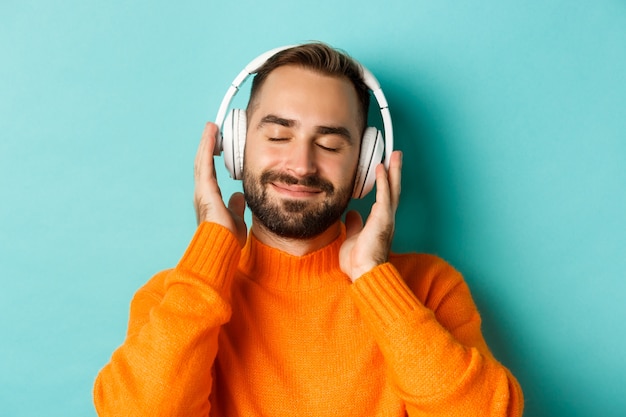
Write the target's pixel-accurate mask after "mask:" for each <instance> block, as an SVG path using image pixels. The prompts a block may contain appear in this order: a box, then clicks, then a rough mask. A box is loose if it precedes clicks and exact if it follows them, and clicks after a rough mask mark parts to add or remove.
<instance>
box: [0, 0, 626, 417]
mask: <svg viewBox="0 0 626 417" xmlns="http://www.w3.org/2000/svg"><path fill="white" fill-rule="evenodd" d="M310 39H319V40H323V41H326V42H329V43H331V44H333V45H335V46H337V47H340V48H343V49H345V50H347V51H348V52H349V53H350V54H351V55H353V56H354V57H356V58H357V59H359V60H360V61H361V62H362V63H364V64H365V65H366V66H368V67H369V68H370V69H371V70H372V71H373V72H374V74H376V75H377V77H378V78H379V80H380V82H381V84H382V86H383V88H384V90H385V92H386V94H387V98H388V99H389V102H390V107H391V112H392V115H393V120H394V123H395V128H396V147H397V148H399V149H402V150H404V152H405V170H404V178H403V197H402V199H403V200H402V206H401V209H400V211H399V214H398V230H397V239H396V242H395V246H394V247H395V249H396V250H399V251H407V250H414V251H426V252H432V253H436V254H438V255H440V256H442V257H444V258H445V259H447V260H448V261H450V262H451V263H452V264H453V265H455V266H456V267H457V268H458V269H459V270H461V271H462V272H463V273H464V275H465V277H466V278H467V281H468V282H469V284H470V287H471V288H472V291H473V294H474V296H475V298H476V302H477V304H478V306H479V308H480V310H481V312H482V315H483V319H484V331H485V334H486V337H487V339H488V342H489V344H490V346H491V347H492V349H493V351H494V352H495V354H496V356H497V357H498V358H499V359H500V360H501V361H502V362H503V363H504V364H505V365H507V366H508V367H509V368H510V369H512V370H513V372H514V373H515V375H516V376H517V377H518V378H519V380H520V382H521V383H522V386H523V388H524V391H525V394H526V414H525V415H527V416H546V417H547V416H551V417H553V416H568V417H577V416H592V415H593V416H597V415H602V416H623V415H626V395H624V393H625V389H624V386H625V385H626V378H625V376H624V375H625V374H626V348H624V345H625V342H626V331H625V326H624V319H625V318H626V303H624V302H623V299H624V298H625V296H626V280H625V279H624V278H625V273H624V271H625V270H626V251H625V248H626V221H625V216H626V214H625V213H626V195H625V194H626V170H625V169H624V160H625V156H626V134H625V132H626V3H624V2H623V1H617V0H615V1H608V0H597V1H594V2H591V1H581V0H570V1H557V0H544V1H539V0H535V1H516V2H514V1H501V0H500V1H496V0H483V1H480V2H478V1H476V2H466V1H412V0H387V1H371V0H365V1H364V0H361V1H349V0H348V1H346V0H332V1H330V0H321V1H316V2H301V3H298V2H294V1H287V0H269V1H264V2H261V1H259V2H253V1H238V2H228V1H221V2H216V1H214V2H208V1H188V2H177V4H175V3H174V2H165V1H145V0H144V1H119V0H115V1H108V2H104V1H100V2H95V1H85V0H80V1H79V0H74V1H72V0H60V1H43V0H40V1H32V0H19V1H18V0H8V1H7V0H4V1H3V2H2V3H1V4H0V137H1V139H0V195H1V198H2V200H1V203H0V282H1V288H2V289H1V290H0V308H1V310H0V311H1V314H0V414H1V415H3V416H35V415H47V416H64V417H65V416H74V415H75V416H89V415H95V412H94V411H93V406H92V399H91V389H92V385H93V380H94V378H95V375H96V373H97V372H98V370H99V369H100V367H102V366H103V365H104V364H105V363H106V362H107V361H108V359H109V357H110V355H111V353H112V351H113V350H114V349H115V348H116V347H117V346H118V345H119V344H120V343H121V342H122V340H123V337H124V332H125V328H126V321H127V315H128V305H129V302H130V299H131V297H132V294H133V293H134V292H135V291H136V290H137V288H138V287H139V286H141V285H142V284H143V283H144V282H145V281H146V280H147V279H148V278H149V277H150V276H152V274H154V273H155V272H157V271H159V270H161V269H163V268H167V267H170V266H173V265H175V263H176V262H177V261H178V259H179V257H180V256H181V255H182V253H183V251H184V250H185V248H186V245H187V243H188V242H189V240H190V238H191V236H192V234H193V231H194V228H195V218H194V213H193V208H192V192H193V182H192V165H193V158H194V155H195V150H196V145H197V143H198V140H199V138H200V134H201V132H202V128H203V125H204V122H205V121H206V120H212V119H213V118H214V117H215V113H216V111H217V107H218V105H219V102H220V100H221V98H222V96H223V94H224V92H225V91H226V88H227V86H228V85H229V83H230V82H231V80H232V78H233V77H234V76H235V75H236V74H237V73H238V71H239V70H240V69H241V68H242V67H243V66H244V65H245V64H246V63H247V62H248V61H249V60H250V59H251V58H253V57H254V56H256V55H257V54H259V53H261V52H263V51H265V50H267V49H270V48H273V47H276V46H279V45H283V44H290V43H294V42H301V41H306V40H310ZM240 99H241V97H240ZM243 99H244V100H243V102H245V97H243ZM241 105H243V104H241ZM218 166H219V168H220V170H219V172H218V175H219V176H220V178H221V184H222V185H223V191H224V194H230V193H231V192H232V191H234V190H236V189H238V188H239V184H238V183H236V182H234V181H232V180H230V179H228V178H226V174H225V171H224V169H223V166H222V164H221V163H220V164H218ZM370 203H371V199H369V200H366V201H364V202H359V204H357V205H356V206H357V207H359V208H361V209H363V210H367V205H368V204H370Z"/></svg>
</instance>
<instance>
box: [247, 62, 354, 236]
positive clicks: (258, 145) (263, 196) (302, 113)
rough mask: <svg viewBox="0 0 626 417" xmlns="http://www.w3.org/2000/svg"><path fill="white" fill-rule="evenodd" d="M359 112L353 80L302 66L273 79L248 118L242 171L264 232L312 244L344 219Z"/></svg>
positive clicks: (249, 199) (250, 203)
mask: <svg viewBox="0 0 626 417" xmlns="http://www.w3.org/2000/svg"><path fill="white" fill-rule="evenodd" d="M358 109H359V107H358V100H357V96H356V92H355V91H354V87H353V86H352V84H351V83H350V81H348V80H347V79H343V78H336V77H329V76H325V75H320V74H318V73H316V72H313V71H311V70H307V69H303V68H301V67H296V66H283V67H279V68H277V69H275V70H274V71H272V72H271V73H270V75H269V76H268V77H267V79H266V80H265V83H264V84H263V86H262V87H261V90H260V91H259V92H258V95H257V98H256V100H255V103H253V107H252V111H251V112H250V113H249V114H250V117H249V120H248V130H247V132H248V133H247V138H246V149H245V157H244V170H243V187H244V194H245V196H246V202H247V204H248V206H249V207H250V210H251V211H252V214H253V215H254V216H255V219H256V220H258V221H259V222H260V223H261V225H262V226H264V227H265V228H266V229H268V230H269V231H271V232H272V233H274V234H276V235H278V236H281V237H286V238H299V239H308V238H312V237H315V236H317V235H319V234H321V233H322V232H323V231H325V230H326V229H327V228H328V227H330V226H331V225H332V224H334V223H335V222H337V221H338V220H339V219H340V217H341V215H342V213H343V212H344V211H345V209H346V207H347V205H348V202H349V201H350V197H351V196H352V189H353V183H354V174H355V170H356V166H357V163H358V158H359V149H360V145H361V131H360V124H359V114H358Z"/></svg>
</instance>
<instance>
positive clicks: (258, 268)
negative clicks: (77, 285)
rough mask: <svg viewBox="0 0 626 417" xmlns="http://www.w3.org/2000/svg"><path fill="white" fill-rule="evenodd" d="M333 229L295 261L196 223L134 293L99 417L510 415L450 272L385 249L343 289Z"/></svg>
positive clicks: (466, 296) (498, 370)
mask: <svg viewBox="0 0 626 417" xmlns="http://www.w3.org/2000/svg"><path fill="white" fill-rule="evenodd" d="M344 240H345V232H344V233H343V234H342V236H340V237H339V238H338V239H337V240H336V241H335V242H333V243H331V244H330V245H329V246H327V247H325V248H323V249H321V250H319V251H317V252H314V253H311V254H309V255H306V256H303V257H295V256H291V255H289V254H286V253H284V252H280V251H278V250H276V249H274V248H271V247H268V246H265V245H263V244H262V243H261V242H259V241H258V240H256V239H255V238H254V236H252V235H251V236H250V237H249V239H248V243H247V244H246V246H245V247H244V248H243V249H240V247H239V244H238V243H237V240H236V239H235V237H234V236H233V235H232V234H231V233H230V232H229V231H227V230H226V229H225V228H222V227H221V226H218V225H215V224H210V223H202V224H201V225H200V226H199V227H198V230H197V231H196V233H195V235H194V238H193V240H192V241H191V243H190V245H189V247H188V249H187V251H186V252H185V254H184V256H183V257H182V259H181V261H180V262H179V264H178V265H177V266H176V267H175V268H174V269H171V270H167V271H163V272H161V273H159V274H157V275H155V276H154V277H153V278H152V279H151V280H150V281H148V283H147V284H146V285H144V286H143V287H142V288H141V289H140V290H139V291H138V292H137V293H136V294H135V297H134V298H133V301H132V303H131V310H130V320H129V326H128V332H127V337H126V340H125V341H124V343H123V345H122V346H120V347H119V348H118V349H117V350H116V351H115V352H114V353H113V356H112V358H111V360H110V362H109V363H108V364H107V365H106V366H105V367H104V368H103V369H102V370H101V371H100V373H99V374H98V377H97V378H96V382H95V387H94V403H95V406H96V409H97V411H98V414H99V415H100V416H101V417H109V416H151V417H153V416H194V417H195V416H209V415H210V416H219V417H222V416H316V417H320V416H346V417H347V416H350V417H355V416H406V415H408V416H413V417H415V416H447V417H453V416H459V417H460V416H464V417H467V416H521V414H522V406H523V400H522V392H521V389H520V387H519V384H518V383H517V381H516V380H515V378H514V377H513V376H512V375H511V373H510V372H509V371H508V370H507V369H506V368H505V367H503V366H502V365H501V364H500V363H498V362H497V361H496V360H495V359H494V358H493V356H492V354H491V353H490V351H489V349H488V347H487V345H486V343H485V341H484V339H483V336H482V334H481V331H480V317H479V315H478V312H477V310H476V307H475V305H474V302H473V301H472V298H471V295H470V293H469V290H468V288H467V285H466V284H465V282H464V281H463V279H462V277H461V275H460V274H459V273H457V272H456V271H455V270H454V269H453V268H452V267H450V266H449V265H448V264H447V263H445V262H444V261H442V260H441V259H439V258H436V257H433V256H429V255H418V254H409V255H393V256H392V257H391V259H390V262H388V263H386V264H383V265H381V266H378V267H376V268H374V269H373V270H372V271H370V272H368V273H367V274H365V275H363V276H362V277H360V278H359V279H358V280H357V281H356V282H355V283H354V284H352V283H351V282H350V280H349V279H348V277H347V276H346V275H345V274H344V273H343V272H342V271H341V269H340V268H339V257H338V253H339V248H340V247H341V244H342V243H343V241H344Z"/></svg>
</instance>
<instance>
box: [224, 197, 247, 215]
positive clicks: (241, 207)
mask: <svg viewBox="0 0 626 417" xmlns="http://www.w3.org/2000/svg"><path fill="white" fill-rule="evenodd" d="M228 208H229V209H230V210H231V211H232V212H233V213H235V214H236V215H237V216H239V217H243V213H244V211H245V209H246V200H245V198H244V196H243V194H242V193H239V192H238V193H234V194H233V195H231V196H230V199H229V200H228Z"/></svg>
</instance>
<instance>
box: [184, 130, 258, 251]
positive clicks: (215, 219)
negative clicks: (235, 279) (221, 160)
mask: <svg viewBox="0 0 626 417" xmlns="http://www.w3.org/2000/svg"><path fill="white" fill-rule="evenodd" d="M218 129H219V128H218V127H217V125H216V124H215V123H211V122H209V123H207V124H206V126H205V128H204V132H203V133H202V139H201V141H200V146H199V147H198V153H197V154H196V160H195V164H194V180H195V191H194V198H193V205H194V207H195V209H196V219H197V221H198V224H200V223H202V222H203V221H206V222H212V223H217V224H220V225H222V226H224V227H226V228H227V229H229V230H230V231H231V232H232V233H233V234H234V235H235V236H236V237H237V239H238V240H239V244H240V245H241V246H242V247H243V245H245V243H246V239H247V234H248V229H247V227H246V223H245V222H244V219H243V213H244V209H245V207H246V203H245V200H244V197H243V194H242V193H234V194H233V195H232V196H231V197H230V200H229V201H228V208H227V207H226V205H224V201H223V200H222V192H221V191H220V187H219V186H218V185H217V177H216V175H215V165H214V163H213V148H214V147H215V143H216V137H217V134H218Z"/></svg>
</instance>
